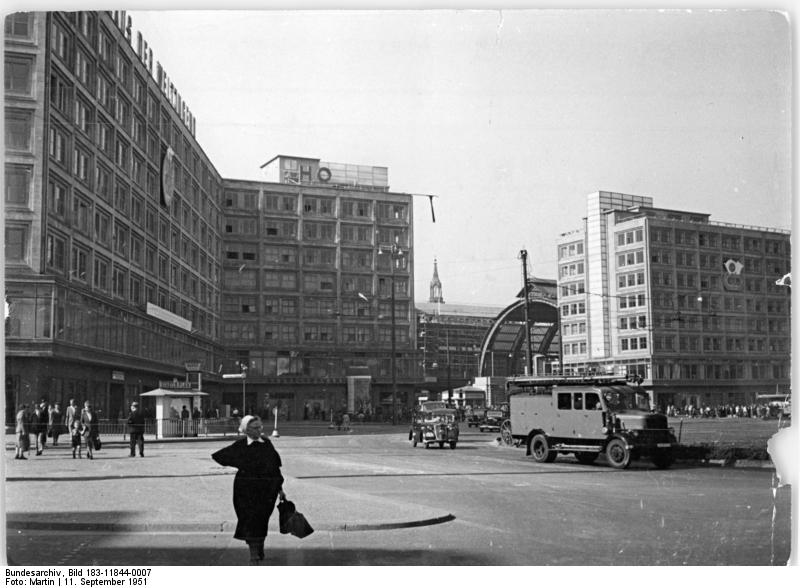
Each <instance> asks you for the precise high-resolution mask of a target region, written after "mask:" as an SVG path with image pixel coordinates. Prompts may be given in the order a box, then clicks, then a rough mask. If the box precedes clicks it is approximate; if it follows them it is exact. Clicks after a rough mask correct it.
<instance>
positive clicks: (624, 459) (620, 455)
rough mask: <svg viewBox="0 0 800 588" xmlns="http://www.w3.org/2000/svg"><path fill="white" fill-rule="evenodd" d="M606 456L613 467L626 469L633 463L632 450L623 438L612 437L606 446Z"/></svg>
mask: <svg viewBox="0 0 800 588" xmlns="http://www.w3.org/2000/svg"><path fill="white" fill-rule="evenodd" d="M606 458H607V459H608V463H609V464H611V467H612V468H617V469H619V470H624V469H625V468H627V467H628V466H629V465H631V450H630V449H628V444H627V443H626V442H625V441H624V440H622V439H612V440H611V441H609V442H608V446H607V447H606Z"/></svg>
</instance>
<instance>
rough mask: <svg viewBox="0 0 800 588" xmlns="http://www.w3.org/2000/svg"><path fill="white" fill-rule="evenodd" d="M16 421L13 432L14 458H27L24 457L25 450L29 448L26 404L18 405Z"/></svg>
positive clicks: (29, 435)
mask: <svg viewBox="0 0 800 588" xmlns="http://www.w3.org/2000/svg"><path fill="white" fill-rule="evenodd" d="M16 421H17V423H16V424H17V426H16V429H15V432H16V435H17V442H16V444H15V449H16V452H15V453H14V459H28V458H27V457H25V452H26V451H30V449H31V434H30V422H29V415H28V405H27V404H20V405H19V409H18V410H17V415H16Z"/></svg>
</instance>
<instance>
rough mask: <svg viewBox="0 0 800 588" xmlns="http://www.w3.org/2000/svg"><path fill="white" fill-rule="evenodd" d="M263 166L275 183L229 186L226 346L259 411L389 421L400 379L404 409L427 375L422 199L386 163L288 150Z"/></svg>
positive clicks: (224, 307)
mask: <svg viewBox="0 0 800 588" xmlns="http://www.w3.org/2000/svg"><path fill="white" fill-rule="evenodd" d="M263 168H264V171H265V177H266V178H267V179H268V181H264V182H249V181H241V180H225V181H224V212H225V219H224V225H225V229H224V231H225V243H224V248H225V252H224V261H223V264H224V265H223V305H222V314H223V324H224V327H223V331H222V344H223V345H224V346H225V347H226V348H227V349H229V350H231V352H232V359H233V360H235V361H236V362H237V363H239V364H240V365H244V366H245V367H246V368H247V370H248V372H247V374H248V375H247V385H248V387H252V389H253V391H254V394H255V396H254V400H255V401H257V402H258V406H259V407H261V406H262V404H263V403H265V402H266V403H270V404H272V405H274V404H278V405H280V406H281V407H286V409H287V410H288V411H289V412H290V413H293V414H295V415H297V414H298V413H300V412H302V413H303V416H304V417H306V416H308V417H311V418H315V417H316V418H320V417H321V415H322V413H325V414H327V415H330V410H331V409H332V408H333V409H334V410H337V409H339V408H340V407H342V406H346V407H347V408H348V409H349V410H350V411H352V412H355V413H359V412H362V411H363V412H364V413H365V417H371V416H375V417H376V418H381V417H384V418H385V417H386V416H387V415H388V414H390V413H391V404H392V394H393V392H394V390H393V384H395V385H397V386H398V390H397V392H396V393H395V398H394V400H396V401H397V402H398V405H399V406H405V405H406V404H407V403H408V402H409V398H411V400H412V401H413V398H412V397H411V396H410V395H409V392H410V391H411V390H413V383H414V382H415V380H416V378H417V377H418V370H417V369H416V367H415V360H414V343H413V342H414V339H415V325H414V322H413V321H412V310H413V308H412V300H413V297H414V291H413V279H412V277H413V273H412V271H413V246H412V245H413V232H412V223H411V218H412V215H413V202H412V197H411V195H409V194H400V193H393V192H390V191H389V185H388V170H387V169H386V168H383V167H374V166H363V165H352V164H337V163H328V162H322V161H320V160H319V159H311V158H305V157H289V156H285V155H280V156H277V157H275V158H274V159H272V160H270V161H269V162H267V163H266V164H264V166H263ZM392 288H394V295H392ZM392 313H394V320H392ZM393 345H394V347H395V349H396V352H397V353H396V361H395V365H394V369H395V372H394V377H393V374H392V369H393V366H392V361H391V359H392V346H393ZM231 369H235V367H234V366H231ZM236 394H237V392H236V390H235V389H232V390H230V391H228V392H226V394H225V399H226V403H228V402H229V403H235V399H236ZM309 412H310V414H309Z"/></svg>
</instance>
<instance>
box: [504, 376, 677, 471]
mask: <svg viewBox="0 0 800 588" xmlns="http://www.w3.org/2000/svg"><path fill="white" fill-rule="evenodd" d="M506 387H507V392H508V395H509V406H510V419H509V428H510V431H509V435H510V437H511V438H512V439H513V440H515V441H516V442H517V443H518V444H520V445H521V444H523V443H524V444H525V447H526V448H527V455H532V456H533V458H534V459H535V460H536V461H538V462H545V463H547V462H552V461H554V460H555V459H556V456H557V455H558V454H559V453H561V454H568V453H572V454H574V455H575V458H576V459H577V460H578V461H579V462H580V463H583V464H590V463H592V462H594V461H595V460H596V459H597V457H598V456H599V455H600V454H604V455H605V456H606V459H607V461H608V462H609V464H610V465H611V466H612V467H615V468H627V467H628V466H629V465H630V463H631V461H632V460H633V459H638V458H645V457H646V458H650V459H651V460H652V461H653V463H654V464H655V465H656V467H659V468H666V467H669V466H670V465H671V464H672V461H673V457H672V448H673V446H674V445H675V444H676V439H675V435H674V433H673V431H672V429H670V428H669V427H668V425H667V417H666V416H665V415H663V414H656V413H654V412H652V411H651V410H650V401H649V397H648V395H647V393H646V392H645V391H644V390H643V389H641V388H640V387H639V386H637V385H632V384H631V383H630V382H628V381H627V380H626V378H624V377H619V376H594V377H566V376H564V377H557V376H553V377H544V376H518V377H514V378H510V379H509V380H508V382H507V384H506Z"/></svg>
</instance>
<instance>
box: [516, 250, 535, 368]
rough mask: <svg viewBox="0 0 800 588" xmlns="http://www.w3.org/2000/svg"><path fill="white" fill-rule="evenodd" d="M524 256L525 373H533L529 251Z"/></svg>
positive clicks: (520, 253)
mask: <svg viewBox="0 0 800 588" xmlns="http://www.w3.org/2000/svg"><path fill="white" fill-rule="evenodd" d="M519 256H520V258H522V282H523V284H524V286H523V292H524V294H525V307H524V308H525V370H526V371H525V375H527V376H532V375H533V363H532V361H533V355H532V353H531V323H530V319H529V317H528V251H527V250H526V249H523V250H522V251H520V252H519Z"/></svg>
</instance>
